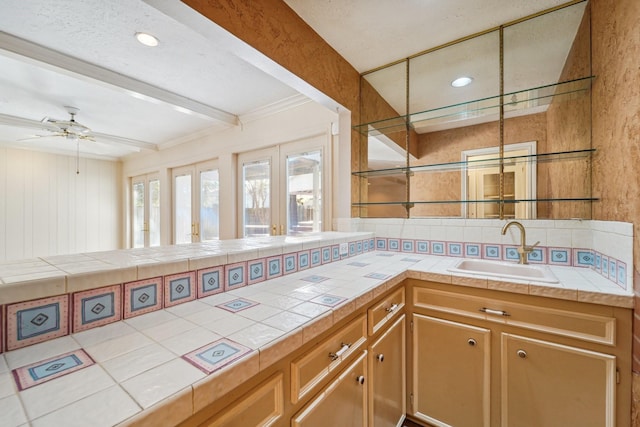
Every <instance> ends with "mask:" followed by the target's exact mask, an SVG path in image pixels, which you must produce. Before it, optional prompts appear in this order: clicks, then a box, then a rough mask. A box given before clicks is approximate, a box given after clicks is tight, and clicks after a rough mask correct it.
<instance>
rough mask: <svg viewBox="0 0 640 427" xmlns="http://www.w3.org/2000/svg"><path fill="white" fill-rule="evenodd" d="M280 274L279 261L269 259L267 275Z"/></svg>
mask: <svg viewBox="0 0 640 427" xmlns="http://www.w3.org/2000/svg"><path fill="white" fill-rule="evenodd" d="M280 273H281V269H280V259H279V258H278V259H270V260H269V275H271V276H275V275H278V274H280Z"/></svg>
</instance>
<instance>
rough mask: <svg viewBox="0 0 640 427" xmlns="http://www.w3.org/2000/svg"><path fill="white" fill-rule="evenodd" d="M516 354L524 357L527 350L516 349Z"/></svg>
mask: <svg viewBox="0 0 640 427" xmlns="http://www.w3.org/2000/svg"><path fill="white" fill-rule="evenodd" d="M516 354H517V355H518V357H519V358H521V359H526V358H527V352H526V351H524V350H518V351H516Z"/></svg>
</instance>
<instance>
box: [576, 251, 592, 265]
mask: <svg viewBox="0 0 640 427" xmlns="http://www.w3.org/2000/svg"><path fill="white" fill-rule="evenodd" d="M576 262H577V264H578V265H579V266H584V267H592V266H593V265H594V263H595V257H594V256H593V252H589V251H577V255H576Z"/></svg>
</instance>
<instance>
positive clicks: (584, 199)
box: [351, 197, 600, 207]
mask: <svg viewBox="0 0 640 427" xmlns="http://www.w3.org/2000/svg"><path fill="white" fill-rule="evenodd" d="M598 200H600V199H599V198H597V197H576V198H557V199H517V200H515V199H505V200H504V203H505V204H514V203H525V202H537V203H544V202H597V201H598ZM462 203H467V204H468V203H499V200H496V199H487V200H428V201H413V202H363V203H352V204H351V206H354V207H366V206H407V205H408V206H410V207H413V206H414V205H442V204H462Z"/></svg>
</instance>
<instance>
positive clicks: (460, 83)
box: [451, 76, 473, 87]
mask: <svg viewBox="0 0 640 427" xmlns="http://www.w3.org/2000/svg"><path fill="white" fill-rule="evenodd" d="M472 81H473V78H471V77H466V76H462V77H458V78H457V79H455V80H454V81H452V82H451V86H453V87H464V86H466V85H468V84H470V83H471V82H472Z"/></svg>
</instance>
